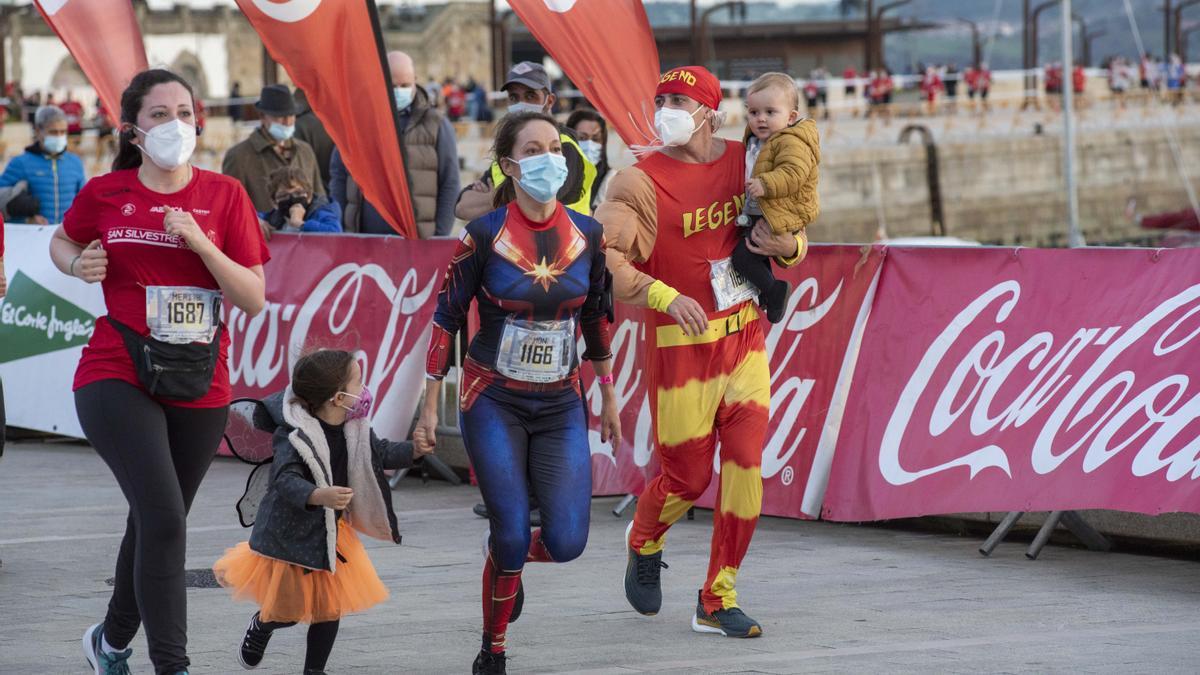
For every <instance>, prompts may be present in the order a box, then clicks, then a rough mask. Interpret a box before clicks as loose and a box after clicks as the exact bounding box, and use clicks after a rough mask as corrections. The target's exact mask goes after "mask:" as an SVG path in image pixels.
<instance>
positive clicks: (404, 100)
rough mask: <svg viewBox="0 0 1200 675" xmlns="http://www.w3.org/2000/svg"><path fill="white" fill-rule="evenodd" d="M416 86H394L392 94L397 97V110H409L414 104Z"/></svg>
mask: <svg viewBox="0 0 1200 675" xmlns="http://www.w3.org/2000/svg"><path fill="white" fill-rule="evenodd" d="M415 93H416V87H392V95H394V96H395V97H396V110H407V109H408V106H410V105H412V102H413V95H414V94H415Z"/></svg>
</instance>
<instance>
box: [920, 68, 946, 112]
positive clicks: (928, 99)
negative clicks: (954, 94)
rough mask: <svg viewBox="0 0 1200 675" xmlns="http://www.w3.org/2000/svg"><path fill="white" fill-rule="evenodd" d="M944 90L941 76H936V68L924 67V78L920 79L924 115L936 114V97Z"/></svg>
mask: <svg viewBox="0 0 1200 675" xmlns="http://www.w3.org/2000/svg"><path fill="white" fill-rule="evenodd" d="M944 90H945V84H944V83H943V82H942V78H941V76H939V75H938V71H937V68H935V67H934V66H928V67H926V68H925V76H924V77H923V78H921V94H922V95H923V96H924V97H925V112H926V114H928V115H936V114H937V99H938V95H939V94H941V93H942V91H944Z"/></svg>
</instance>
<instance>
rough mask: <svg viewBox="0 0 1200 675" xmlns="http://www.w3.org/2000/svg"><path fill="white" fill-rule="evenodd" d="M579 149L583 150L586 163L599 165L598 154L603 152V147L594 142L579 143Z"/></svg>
mask: <svg viewBox="0 0 1200 675" xmlns="http://www.w3.org/2000/svg"><path fill="white" fill-rule="evenodd" d="M579 149H580V150H583V156H584V157H587V161H589V162H591V163H592V164H597V165H598V164H600V153H601V152H603V151H604V146H603V145H600V144H599V143H598V142H596V141H579Z"/></svg>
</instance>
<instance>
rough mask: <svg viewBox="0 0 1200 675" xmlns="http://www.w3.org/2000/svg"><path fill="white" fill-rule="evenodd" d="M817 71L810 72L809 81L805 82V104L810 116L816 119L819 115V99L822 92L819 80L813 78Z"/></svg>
mask: <svg viewBox="0 0 1200 675" xmlns="http://www.w3.org/2000/svg"><path fill="white" fill-rule="evenodd" d="M815 72H816V71H813V72H812V73H809V78H808V81H807V82H805V83H804V105H805V107H806V109H807V111H808V116H809V117H810V118H812V119H816V117H817V100H818V95H819V94H820V90H819V88H818V87H817V81H816V80H815V79H813V78H812V75H813V74H814V73H815Z"/></svg>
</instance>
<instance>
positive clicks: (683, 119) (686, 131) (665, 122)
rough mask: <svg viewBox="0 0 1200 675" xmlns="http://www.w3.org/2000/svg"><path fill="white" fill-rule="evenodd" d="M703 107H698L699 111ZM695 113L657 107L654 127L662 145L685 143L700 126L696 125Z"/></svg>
mask: <svg viewBox="0 0 1200 675" xmlns="http://www.w3.org/2000/svg"><path fill="white" fill-rule="evenodd" d="M701 110H704V108H698V109H697V110H696V112H700V111H701ZM695 115H696V113H694V112H693V113H689V112H688V111H686V110H680V109H679V108H665V107H664V108H659V109H658V110H657V111H655V113H654V129H655V131H657V132H658V137H659V139H661V140H662V144H663V145H667V146H677V145H684V144H686V143H687V142H688V141H689V140H690V139H691V138H692V136H693V135H695V133H696V131H697V130H698V129H699V128H700V127H699V126H697V125H696V118H695Z"/></svg>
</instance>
